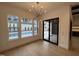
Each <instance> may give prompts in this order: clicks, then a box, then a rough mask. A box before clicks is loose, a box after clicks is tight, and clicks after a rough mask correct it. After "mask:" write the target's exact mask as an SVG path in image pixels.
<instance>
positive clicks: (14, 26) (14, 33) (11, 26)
mask: <svg viewBox="0 0 79 59" xmlns="http://www.w3.org/2000/svg"><path fill="white" fill-rule="evenodd" d="M18 24H19V18H18V16H8V32H9V40H13V39H18Z"/></svg>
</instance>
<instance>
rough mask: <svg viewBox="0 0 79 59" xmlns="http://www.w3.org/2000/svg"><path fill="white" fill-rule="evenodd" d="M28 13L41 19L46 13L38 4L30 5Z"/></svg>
mask: <svg viewBox="0 0 79 59" xmlns="http://www.w3.org/2000/svg"><path fill="white" fill-rule="evenodd" d="M29 11H30V12H32V13H33V15H35V17H43V16H44V15H45V14H46V12H47V11H46V10H45V9H44V7H43V6H41V5H40V4H39V2H36V3H35V4H34V5H32V6H31V9H29Z"/></svg>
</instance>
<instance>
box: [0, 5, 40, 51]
mask: <svg viewBox="0 0 79 59" xmlns="http://www.w3.org/2000/svg"><path fill="white" fill-rule="evenodd" d="M8 15H15V16H18V17H19V20H21V18H22V16H26V17H27V16H28V15H27V12H26V13H25V11H24V10H22V9H20V8H16V7H13V6H11V5H1V4H0V52H1V51H4V50H6V49H10V48H13V47H16V46H19V45H22V44H25V43H28V42H31V41H35V40H38V39H39V35H37V36H34V37H28V38H19V39H17V40H10V41H9V39H8V37H9V36H8V27H7V26H8V25H7V16H8ZM29 15H30V14H29ZM28 17H29V16H28ZM20 28H21V27H19V29H20ZM19 31H20V30H19Z"/></svg>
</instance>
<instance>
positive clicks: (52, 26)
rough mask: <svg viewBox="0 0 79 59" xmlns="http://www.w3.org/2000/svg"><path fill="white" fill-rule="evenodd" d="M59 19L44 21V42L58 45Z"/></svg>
mask: <svg viewBox="0 0 79 59" xmlns="http://www.w3.org/2000/svg"><path fill="white" fill-rule="evenodd" d="M58 33H59V18H54V19H49V20H44V21H43V40H45V41H48V42H50V43H53V44H56V45H58Z"/></svg>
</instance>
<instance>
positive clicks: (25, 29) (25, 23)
mask: <svg viewBox="0 0 79 59" xmlns="http://www.w3.org/2000/svg"><path fill="white" fill-rule="evenodd" d="M29 36H33V33H32V20H27V19H26V17H23V19H22V20H21V37H22V38H23V37H29Z"/></svg>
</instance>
